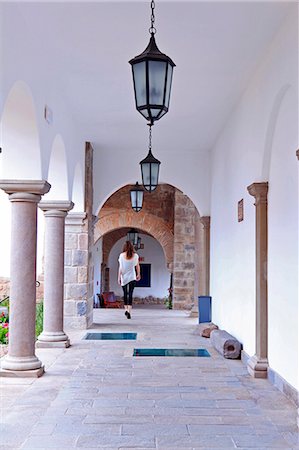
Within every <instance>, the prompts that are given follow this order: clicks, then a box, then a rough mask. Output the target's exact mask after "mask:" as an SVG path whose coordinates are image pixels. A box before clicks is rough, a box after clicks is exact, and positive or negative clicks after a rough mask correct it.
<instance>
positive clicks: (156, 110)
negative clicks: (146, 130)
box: [151, 108, 161, 118]
mask: <svg viewBox="0 0 299 450" xmlns="http://www.w3.org/2000/svg"><path fill="white" fill-rule="evenodd" d="M160 112H161V109H154V108H151V115H152V117H153V118H155V117H157V116H158V115H159V113H160Z"/></svg>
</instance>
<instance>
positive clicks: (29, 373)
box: [0, 366, 45, 378]
mask: <svg viewBox="0 0 299 450" xmlns="http://www.w3.org/2000/svg"><path fill="white" fill-rule="evenodd" d="M44 373H45V366H42V367H40V368H39V369H33V370H7V369H2V368H1V369H0V378H1V377H3V378H39V377H41V376H42V375H43V374H44Z"/></svg>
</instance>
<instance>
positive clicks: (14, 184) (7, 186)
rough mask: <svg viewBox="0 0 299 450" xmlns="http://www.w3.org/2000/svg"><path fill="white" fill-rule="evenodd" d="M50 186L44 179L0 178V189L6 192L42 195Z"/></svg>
mask: <svg viewBox="0 0 299 450" xmlns="http://www.w3.org/2000/svg"><path fill="white" fill-rule="evenodd" d="M50 188H51V185H50V184H49V183H48V182H47V181H45V180H0V189H2V190H3V191H4V192H6V194H17V193H20V194H22V193H27V194H35V195H44V194H46V193H47V192H49V190H50ZM15 198H16V196H15Z"/></svg>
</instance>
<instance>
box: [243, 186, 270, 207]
mask: <svg viewBox="0 0 299 450" xmlns="http://www.w3.org/2000/svg"><path fill="white" fill-rule="evenodd" d="M268 187H269V184H268V182H261V183H252V184H251V185H250V186H248V187H247V190H248V192H249V194H250V195H252V196H253V197H254V198H255V200H256V202H257V203H258V202H259V201H264V202H266V201H267V196H268Z"/></svg>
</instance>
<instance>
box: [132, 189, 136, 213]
mask: <svg viewBox="0 0 299 450" xmlns="http://www.w3.org/2000/svg"><path fill="white" fill-rule="evenodd" d="M131 205H132V208H133V209H135V208H136V206H137V192H136V191H131Z"/></svg>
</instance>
